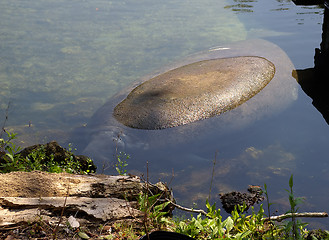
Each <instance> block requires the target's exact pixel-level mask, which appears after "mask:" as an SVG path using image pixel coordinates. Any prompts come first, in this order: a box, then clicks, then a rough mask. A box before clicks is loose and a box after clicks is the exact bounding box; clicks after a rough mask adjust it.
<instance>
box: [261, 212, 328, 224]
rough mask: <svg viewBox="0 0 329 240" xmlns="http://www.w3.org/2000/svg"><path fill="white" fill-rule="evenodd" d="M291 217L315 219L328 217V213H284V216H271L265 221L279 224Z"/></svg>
mask: <svg viewBox="0 0 329 240" xmlns="http://www.w3.org/2000/svg"><path fill="white" fill-rule="evenodd" d="M292 217H317V218H322V217H328V213H326V212H303V213H286V214H281V215H279V216H272V217H270V218H265V219H264V220H265V221H269V220H271V221H277V222H281V221H282V220H284V219H287V218H292Z"/></svg>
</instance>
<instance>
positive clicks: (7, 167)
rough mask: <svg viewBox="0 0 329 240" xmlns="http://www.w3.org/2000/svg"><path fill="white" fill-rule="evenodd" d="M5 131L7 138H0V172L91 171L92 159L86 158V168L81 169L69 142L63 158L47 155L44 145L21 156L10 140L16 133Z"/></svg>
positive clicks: (79, 172) (82, 172) (77, 172)
mask: <svg viewBox="0 0 329 240" xmlns="http://www.w3.org/2000/svg"><path fill="white" fill-rule="evenodd" d="M5 132H6V133H7V138H6V139H3V138H0V172H2V173H8V172H12V171H26V172H30V171H34V170H39V171H47V172H53V173H60V172H67V173H74V174H88V173H90V172H92V170H90V169H91V166H92V160H91V159H86V162H87V163H86V164H87V169H84V170H83V169H82V165H81V162H79V161H77V160H76V158H75V157H74V155H73V148H72V145H71V144H69V150H68V154H67V155H66V157H65V159H64V160H62V161H60V162H58V161H55V158H54V155H53V154H50V155H47V153H46V149H45V146H44V145H41V146H40V147H37V148H35V149H34V150H33V151H31V152H30V153H29V154H28V155H27V156H26V157H22V156H21V155H20V154H19V153H18V152H19V151H20V150H21V148H20V147H17V146H16V145H15V144H14V143H13V142H12V140H14V139H16V138H17V137H16V136H17V134H16V133H9V132H7V131H5Z"/></svg>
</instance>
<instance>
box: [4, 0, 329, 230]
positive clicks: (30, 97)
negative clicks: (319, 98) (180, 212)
mask: <svg viewBox="0 0 329 240" xmlns="http://www.w3.org/2000/svg"><path fill="white" fill-rule="evenodd" d="M322 14H323V9H321V8H319V7H318V6H311V7H301V6H295V5H294V4H293V3H292V2H291V1H276V0H271V1H247V2H245V1H239V0H235V1H231V0H230V1H215V0H205V1H202V2H200V1H188V0H183V1H179V2H177V1H171V0H168V1H154V0H152V1H151V0H142V1H133V0H127V1H102V0H96V1H88V0H87V1H77V0H76V1H75V0H73V1H69V2H67V1H61V0H57V1H52V0H36V1H33V2H26V1H20V0H14V1H5V2H2V3H0V20H1V30H0V50H1V56H0V83H1V89H0V109H1V111H2V113H3V115H2V116H3V119H4V118H5V114H6V113H5V112H6V109H7V107H8V103H9V102H10V107H9V111H8V119H9V120H8V122H7V128H8V129H12V130H13V131H16V132H18V133H19V134H20V135H19V136H21V137H20V139H19V140H20V144H22V145H29V144H34V143H39V142H47V141H50V140H52V139H56V140H58V141H59V142H60V143H62V144H65V143H66V142H67V141H68V139H70V134H69V133H70V132H72V131H73V130H74V129H75V128H77V127H81V126H84V125H85V124H86V123H87V122H88V121H89V119H90V117H91V116H92V114H93V113H94V112H95V111H96V110H97V109H98V108H100V107H101V106H102V105H103V103H105V102H106V100H107V99H109V98H110V97H111V96H113V95H114V94H115V93H117V92H118V91H120V90H121V89H123V88H124V87H126V86H128V85H129V84H130V83H132V82H134V81H136V80H137V79H139V78H140V77H142V76H144V75H147V74H149V73H151V72H154V71H156V70H158V69H161V68H162V67H163V66H166V65H168V64H171V63H173V62H175V61H179V60H180V59H183V58H184V57H186V56H188V55H190V54H194V53H196V52H199V51H203V50H207V49H209V48H211V47H215V46H221V45H225V44H227V43H231V42H234V41H239V40H245V39H248V38H263V39H266V40H269V41H271V42H274V43H276V44H277V45H279V46H280V47H281V48H282V49H283V50H285V51H286V53H287V54H288V56H289V57H290V58H291V60H292V62H293V63H294V65H295V67H296V68H297V69H305V68H309V67H313V57H314V49H315V48H317V47H319V45H320V42H321V26H322V17H323V16H322ZM283 87H284V86H283ZM328 133H329V127H328V125H327V124H326V122H325V121H324V119H323V118H322V116H321V114H320V113H319V112H318V111H317V110H316V109H315V108H314V107H313V105H312V100H311V99H310V98H309V97H308V96H307V95H306V94H305V93H304V92H303V91H302V90H301V89H299V94H298V99H297V101H295V102H294V103H293V104H292V105H291V106H289V108H287V109H285V110H284V111H281V112H278V113H274V114H273V116H272V117H271V118H266V119H260V120H259V121H257V122H255V123H254V124H251V125H248V127H243V128H240V129H235V130H234V131H232V132H231V133H228V134H226V135H222V136H220V137H218V136H216V135H215V136H214V134H212V133H211V132H209V133H207V132H205V133H203V134H202V136H199V137H198V138H196V139H192V140H191V139H189V141H186V142H185V141H184V140H183V141H182V140H181V139H180V141H178V140H177V139H162V141H163V142H164V146H166V145H168V147H159V148H158V149H157V150H156V151H148V152H147V154H146V155H145V154H143V153H142V152H140V151H136V152H128V153H129V154H130V155H131V159H130V160H129V161H128V164H129V165H128V171H129V172H132V173H135V174H144V176H145V175H146V171H147V170H146V162H147V161H148V168H149V174H150V177H151V179H152V180H153V181H157V180H159V179H161V180H163V181H167V182H168V183H169V182H170V186H171V187H172V188H173V190H174V192H175V196H176V198H177V201H178V202H179V203H181V204H183V205H185V206H187V207H191V206H192V204H193V203H194V202H196V203H197V204H198V206H199V207H202V206H203V204H204V199H205V198H206V197H207V196H208V194H209V187H210V182H211V175H212V174H211V173H212V168H213V160H214V158H215V153H216V151H218V154H217V155H216V165H215V171H214V172H215V174H214V180H213V186H212V198H211V200H212V201H213V202H214V201H217V202H218V201H219V198H218V196H217V194H218V193H224V192H227V191H232V190H241V191H245V190H246V188H247V185H248V184H258V185H263V184H264V183H266V184H267V185H268V188H269V192H270V197H271V201H272V202H274V203H276V204H275V205H273V208H272V209H273V211H275V210H279V212H281V213H282V212H285V211H287V210H288V207H289V206H288V201H287V200H288V196H287V193H286V192H285V190H284V189H285V188H288V179H289V177H290V174H292V173H293V174H294V179H295V181H294V182H295V186H294V189H295V191H296V195H298V196H304V197H305V198H306V202H305V204H304V205H303V206H302V207H301V209H300V210H301V211H329V210H328V206H327V202H328V198H329V194H328V192H329V191H328V186H329V177H328V176H329V175H328V171H329V166H328V163H327V156H328V151H327V146H328V142H329V134H328ZM176 141H177V142H178V143H177V144H175V142H176ZM167 143H168V144H167ZM73 144H74V142H73ZM105 146H106V145H105ZM91 157H93V156H91ZM109 161H110V162H111V156H109ZM113 172H115V171H114V170H113V169H111V168H109V169H108V170H107V173H113ZM173 175H174V177H173ZM310 221H312V224H313V225H312V226H315V227H316V226H321V224H322V225H325V224H327V223H328V221H327V220H310Z"/></svg>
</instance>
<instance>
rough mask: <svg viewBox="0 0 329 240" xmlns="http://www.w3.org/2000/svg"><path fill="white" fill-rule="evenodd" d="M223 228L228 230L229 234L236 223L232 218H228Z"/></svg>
mask: <svg viewBox="0 0 329 240" xmlns="http://www.w3.org/2000/svg"><path fill="white" fill-rule="evenodd" d="M223 227H225V228H226V229H227V232H230V231H231V230H232V229H233V227H234V222H233V219H232V218H231V217H227V218H226V219H225V220H224V222H223Z"/></svg>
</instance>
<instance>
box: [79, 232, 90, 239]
mask: <svg viewBox="0 0 329 240" xmlns="http://www.w3.org/2000/svg"><path fill="white" fill-rule="evenodd" d="M78 235H79V237H81V238H82V239H89V238H90V237H89V236H88V235H87V234H86V233H85V232H78Z"/></svg>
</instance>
